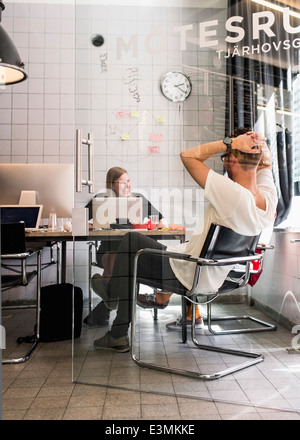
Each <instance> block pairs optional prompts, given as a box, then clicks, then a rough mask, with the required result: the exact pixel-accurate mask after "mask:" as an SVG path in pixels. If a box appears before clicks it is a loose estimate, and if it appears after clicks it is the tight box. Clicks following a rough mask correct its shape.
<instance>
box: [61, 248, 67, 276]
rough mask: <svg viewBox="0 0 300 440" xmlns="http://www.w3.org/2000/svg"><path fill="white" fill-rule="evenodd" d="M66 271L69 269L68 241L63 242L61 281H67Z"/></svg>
mask: <svg viewBox="0 0 300 440" xmlns="http://www.w3.org/2000/svg"><path fill="white" fill-rule="evenodd" d="M66 271H67V243H66V241H62V242H61V282H62V283H65V282H66Z"/></svg>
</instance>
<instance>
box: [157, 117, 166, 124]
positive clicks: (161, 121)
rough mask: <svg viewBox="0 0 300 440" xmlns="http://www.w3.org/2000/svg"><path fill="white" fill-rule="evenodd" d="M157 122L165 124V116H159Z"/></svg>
mask: <svg viewBox="0 0 300 440" xmlns="http://www.w3.org/2000/svg"><path fill="white" fill-rule="evenodd" d="M156 120H157V122H158V123H159V124H163V123H164V122H165V118H164V117H163V116H159V117H158V118H157V119H156Z"/></svg>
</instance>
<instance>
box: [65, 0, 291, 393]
mask: <svg viewBox="0 0 300 440" xmlns="http://www.w3.org/2000/svg"><path fill="white" fill-rule="evenodd" d="M83 3H84V4H83ZM87 3H88V4H87ZM124 3H126V4H124ZM265 11H266V8H264V7H262V6H260V5H258V4H257V3H256V2H250V1H234V0H232V1H229V2H227V1H222V0H213V1H210V2H206V1H202V0H201V1H200V0H199V1H192V0H191V1H180V0H177V1H176V0H170V1H165V2H163V3H161V4H160V3H159V2H157V1H141V0H137V1H134V0H132V1H126V2H124V1H120V2H113V4H110V2H109V1H99V0H97V1H92V0H91V1H89V2H80V1H77V2H76V96H75V99H76V128H77V129H79V130H81V131H82V137H83V138H85V139H87V140H88V139H92V140H93V152H94V173H93V187H92V190H91V189H90V187H89V186H88V185H83V187H82V189H81V191H80V192H77V193H76V206H78V207H81V208H83V207H84V206H86V204H87V203H88V202H89V201H90V200H91V198H92V197H94V196H95V195H96V194H97V193H99V192H103V191H105V190H106V188H105V185H106V173H107V171H108V169H110V168H111V167H116V166H118V167H122V168H124V169H125V170H127V171H128V175H129V177H130V180H131V185H132V190H133V191H138V192H140V193H142V194H143V195H144V196H145V197H146V198H147V199H148V200H150V201H151V203H152V204H153V205H154V206H155V207H156V208H157V209H158V210H159V211H160V212H161V213H162V214H163V216H164V218H165V219H166V221H167V223H168V224H177V225H183V226H185V227H186V239H188V237H189V235H190V233H191V231H192V230H193V229H194V227H195V225H196V224H197V223H198V221H199V219H200V218H201V217H202V215H203V210H204V207H205V202H204V197H203V191H202V190H201V189H199V188H198V187H197V186H196V184H195V183H194V181H193V180H192V179H191V178H190V177H189V175H188V174H187V173H186V172H185V171H184V169H183V166H182V163H181V161H180V157H179V153H180V151H181V150H184V149H186V148H189V147H192V146H195V145H197V144H201V143H204V142H209V141H213V140H216V139H223V138H224V136H225V135H226V134H227V133H229V132H230V131H231V130H232V129H233V128H236V127H238V126H246V127H252V128H253V129H255V130H257V131H261V132H264V133H265V134H266V135H267V136H268V138H269V146H270V148H271V150H272V152H273V156H274V158H275V159H274V161H275V162H274V164H275V166H274V178H275V179H277V185H278V189H279V194H280V188H281V190H282V191H283V193H284V197H285V196H286V194H287V199H285V201H284V202H283V208H282V209H283V211H282V217H281V221H283V220H284V219H285V218H287V215H288V212H289V206H290V203H291V199H292V198H293V197H294V195H295V194H294V190H293V188H292V187H293V186H294V180H295V179H296V180H297V176H298V174H299V170H298V169H297V167H296V169H295V166H296V165H297V164H298V165H299V163H298V162H299V161H298V158H296V157H295V161H294V162H292V163H291V159H290V155H289V154H290V153H291V152H293V154H295V155H297V154H299V153H297V150H298V148H297V143H296V142H298V141H297V138H296V136H295V137H294V140H293V141H290V140H289V138H288V137H286V136H288V134H287V132H292V131H295V133H296V131H297V123H296V124H295V122H297V119H296V118H297V117H298V116H299V109H298V98H297V97H298V95H299V80H298V72H299V70H298V68H299V58H297V57H298V42H297V39H296V36H295V33H296V31H295V29H296V23H295V22H294V18H291V17H287V16H286V15H284V17H285V18H284V20H285V21H283V12H278V11H277V12H276V11H274V10H269V9H268V13H265ZM264 14H265V15H264ZM273 19H274V21H273ZM268 20H271V21H272V23H273V22H274V23H275V24H274V26H273V25H271V21H268ZM266 22H267V24H266ZM264 23H265V24H264ZM283 23H285V25H284V24H283ZM287 23H288V24H287ZM284 26H285V28H284ZM270 28H272V31H271V30H270ZM273 29H274V30H273ZM271 36H272V37H274V39H275V38H276V43H275V42H274V39H273V40H272V39H271ZM286 40H288V41H289V49H287V46H288V44H287V43H284V41H286ZM179 75H180V76H179ZM179 78H180V81H179V82H178V81H177V79H179ZM174 84H175V86H176V87H175V88H174ZM296 114H297V115H298V116H295V115H296ZM283 130H284V139H283V144H282V145H283V146H282V147H280V148H279V147H278V145H279V144H278V142H279V140H278V137H279V136H280V135H279V134H278V132H279V131H283ZM87 144H88V142H87ZM279 150H280V151H281V156H280V155H279V156H280V157H279V156H278V151H279ZM82 158H83V159H82V173H83V177H82V179H83V180H86V181H88V180H89V178H90V174H89V167H90V163H91V162H90V158H89V153H88V148H87V145H86V146H83V150H82ZM280 161H281V162H280ZM284 161H288V167H284V166H283V165H282V163H283V162H284ZM209 162H210V166H211V167H212V168H213V169H214V170H215V171H217V172H219V173H223V166H222V162H221V160H220V158H219V157H214V158H212V159H210V161H209ZM279 162H280V163H279ZM283 168H285V169H286V171H287V172H288V173H289V174H287V176H288V177H286V178H285V177H283V176H282V169H283ZM290 169H291V170H292V171H291V173H292V174H293V176H294V177H293V178H292V180H291V178H290V177H289V176H290V175H291V174H290V171H289V170H290ZM284 182H288V183H287V188H286V191H285V189H282V188H283V185H284ZM285 203H286V204H287V205H288V206H286V204H285ZM100 242H101V240H99V239H97V238H93V239H91V240H90V241H89V242H81V241H76V239H75V241H74V243H73V244H74V251H73V258H74V283H75V285H78V286H80V287H82V289H83V294H84V310H83V319H85V318H86V317H87V316H88V315H89V313H90V311H91V310H94V309H95V307H97V306H99V302H100V298H99V297H98V296H97V295H96V294H95V293H94V291H93V289H92V288H91V280H92V277H93V276H94V275H95V274H99V275H103V268H101V267H100V266H99V264H98V262H97V255H96V249H97V247H98V246H99V244H100ZM164 242H166V243H169V242H170V241H168V240H164ZM174 243H175V242H174ZM145 292H149V288H146V287H145ZM150 292H151V290H150ZM175 296H176V295H173V296H172V297H171V299H170V302H169V306H168V307H167V308H165V309H164V310H159V311H158V319H156V317H155V316H154V313H153V310H152V309H142V308H139V309H138V316H137V325H136V331H137V334H138V338H137V341H138V342H137V345H138V350H139V352H140V356H141V357H145V358H146V359H148V360H149V359H150V358H152V359H153V361H154V362H158V363H159V362H161V363H162V364H167V365H173V366H177V367H179V368H184V365H185V364H187V363H188V364H189V365H190V367H191V368H194V369H195V371H198V369H202V368H204V369H209V370H210V371H214V370H215V369H219V368H220V364H224V365H225V364H228V363H229V364H230V363H231V362H232V359H224V358H222V357H221V356H220V355H214V356H213V357H209V358H207V355H206V354H205V358H203V353H201V352H200V351H197V350H194V349H193V348H192V347H191V346H190V345H189V343H188V344H182V343H181V330H180V328H179V329H178V327H176V326H175V327H174V326H173V327H172V326H171V327H170V326H169V325H167V324H169V323H170V322H174V321H176V319H177V318H178V316H179V315H180V314H181V303H180V298H175ZM115 315H116V311H115V310H113V311H110V312H109V315H107V316H109V322H108V323H107V322H106V323H104V325H101V323H98V325H97V322H95V323H94V324H95V325H87V324H86V323H83V326H82V332H81V336H80V337H79V338H74V340H73V379H74V381H77V382H80V383H85V384H98V385H99V386H101V385H105V386H107V385H109V386H112V387H121V388H125V389H138V390H144V391H155V392H157V393H166V394H177V395H180V394H181V395H191V396H193V395H194V396H198V397H199V396H200V397H208V396H209V393H208V390H207V388H206V387H205V386H204V385H203V383H201V381H195V380H192V379H187V378H185V379H178V378H177V379H176V380H174V378H173V377H172V376H171V375H169V374H166V373H158V372H155V373H154V372H153V370H147V369H141V368H140V367H138V366H137V365H136V364H134V362H133V361H132V360H131V358H130V353H128V352H127V353H116V352H113V351H105V350H99V349H96V348H95V347H94V346H93V343H94V341H95V340H96V339H98V338H101V337H102V336H103V335H104V334H105V333H106V332H107V331H108V330H109V329H110V325H111V323H112V322H113V319H114V317H115ZM100 321H101V320H100ZM206 337H207V335H206ZM208 338H209V340H210V341H211V343H213V344H214V343H215V339H214V337H212V336H208ZM218 342H219V343H220V341H219V340H218ZM226 342H227V343H229V345H230V344H235V342H234V341H233V340H232V339H231V338H230V337H226ZM221 343H223V342H221ZM249 344H250V345H252V344H253V340H252V339H249V340H248V341H247V342H246V345H249ZM203 365H204V366H203Z"/></svg>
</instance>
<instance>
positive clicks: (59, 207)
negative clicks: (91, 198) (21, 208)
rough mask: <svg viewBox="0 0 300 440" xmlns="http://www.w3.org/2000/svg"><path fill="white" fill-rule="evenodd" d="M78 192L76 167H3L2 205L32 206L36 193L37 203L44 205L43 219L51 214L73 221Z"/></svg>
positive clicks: (0, 181) (0, 166) (0, 176)
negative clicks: (75, 196) (75, 198)
mask: <svg viewBox="0 0 300 440" xmlns="http://www.w3.org/2000/svg"><path fill="white" fill-rule="evenodd" d="M22 191H25V192H26V193H25V197H24V193H23V194H22ZM74 191H75V187H74V165H73V164H43V163H41V164H40V163H39V164H12V163H9V164H0V204H1V205H17V204H19V203H20V204H22V205H24V204H26V205H32V197H31V195H33V194H34V195H35V204H37V205H43V213H42V217H43V218H48V217H49V213H50V212H51V211H54V212H56V214H57V217H58V218H71V217H72V209H73V207H74ZM21 194H22V198H21V200H20V197H21ZM26 197H28V201H26ZM24 200H25V202H24Z"/></svg>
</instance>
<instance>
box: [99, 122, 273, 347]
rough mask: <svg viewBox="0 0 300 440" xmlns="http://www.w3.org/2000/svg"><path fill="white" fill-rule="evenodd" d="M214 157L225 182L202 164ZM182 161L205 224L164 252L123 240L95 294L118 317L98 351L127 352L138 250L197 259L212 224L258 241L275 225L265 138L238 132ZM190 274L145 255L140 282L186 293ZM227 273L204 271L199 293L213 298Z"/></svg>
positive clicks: (135, 239) (186, 265)
mask: <svg viewBox="0 0 300 440" xmlns="http://www.w3.org/2000/svg"><path fill="white" fill-rule="evenodd" d="M216 154H222V156H221V157H222V160H223V162H224V166H225V169H226V171H227V175H228V177H227V176H225V175H221V174H218V173H216V172H215V171H213V170H211V169H210V168H209V167H208V166H207V165H206V164H205V163H204V162H205V161H206V160H207V159H209V158H211V157H213V156H214V155H216ZM180 157H181V160H182V162H183V164H184V166H185V168H186V169H187V171H188V172H189V173H190V175H191V176H192V177H193V179H194V180H195V181H196V182H197V183H198V184H199V185H200V187H201V188H203V189H204V197H205V199H206V200H208V202H209V204H208V206H207V208H206V210H205V213H204V216H203V219H202V221H201V222H200V224H199V225H198V226H197V227H196V229H195V231H194V233H193V235H192V237H191V239H190V240H189V242H187V243H182V244H179V245H177V246H168V247H166V246H164V245H163V244H161V243H158V242H157V241H155V240H153V239H151V238H150V237H146V236H144V235H142V234H139V233H134V234H132V233H130V232H129V233H128V234H126V235H125V236H124V238H123V239H122V241H121V244H120V246H119V248H118V251H117V254H116V259H115V264H114V267H113V271H112V276H111V279H110V281H109V283H108V285H107V289H99V290H101V291H102V295H101V297H102V299H103V301H104V302H105V303H106V304H107V305H108V306H109V308H111V309H117V314H116V317H115V319H114V321H113V324H112V326H111V330H110V331H109V332H107V333H106V334H105V335H104V336H103V337H102V338H100V339H97V340H95V341H94V347H96V348H99V349H104V350H113V351H118V352H126V351H129V350H130V344H129V338H128V328H129V325H130V322H131V298H132V281H133V277H132V275H133V261H134V257H135V254H136V252H137V251H138V250H139V249H144V248H153V249H161V250H167V251H172V252H179V253H185V254H188V255H192V256H193V257H199V255H200V252H201V249H202V246H203V243H204V241H205V238H206V235H207V232H208V230H209V227H210V225H211V224H212V223H217V224H219V225H221V226H226V227H228V228H230V229H232V230H233V231H235V232H237V233H239V234H242V235H248V236H253V235H258V234H260V233H261V232H262V231H263V230H264V229H266V228H269V227H271V226H272V225H273V223H274V219H275V213H276V207H277V194H276V188H275V185H274V182H273V177H272V172H271V155H270V151H269V149H268V147H267V145H266V142H265V138H264V137H262V136H261V135H259V134H258V133H256V132H253V131H248V130H247V129H245V128H241V129H237V130H236V132H235V133H233V134H232V135H231V136H230V137H229V138H225V139H224V141H223V140H219V141H215V142H210V143H206V144H203V145H199V146H197V147H194V148H190V149H188V150H186V151H183V152H181V154H180ZM162 260H163V261H164V264H162ZM194 270H195V266H194V263H190V262H187V261H180V260H174V259H173V260H172V259H165V258H164V259H162V258H161V257H160V256H156V255H155V256H154V255H144V254H143V255H142V256H141V257H140V263H139V272H138V276H139V277H142V278H147V279H153V278H155V279H156V280H161V282H162V289H164V280H166V279H167V280H168V285H169V286H170V283H173V285H174V287H175V286H178V287H184V288H185V289H187V290H190V289H191V287H192V282H193V277H194ZM230 270H231V267H229V266H227V267H210V268H206V267H204V268H203V269H202V270H201V274H200V278H199V284H198V287H197V292H201V293H214V292H216V291H217V290H218V288H219V287H220V286H221V285H222V284H223V281H224V279H225V278H226V276H227V274H228V272H229V271H230ZM99 282H100V280H99ZM170 290H172V289H169V291H170Z"/></svg>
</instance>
